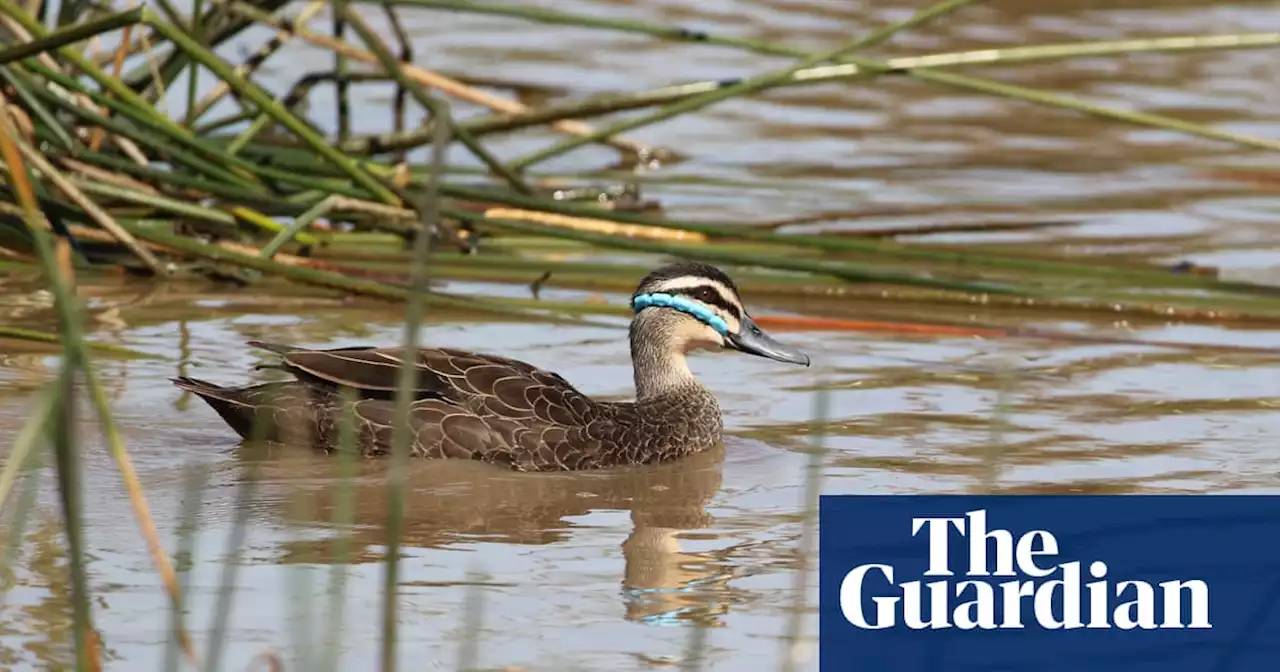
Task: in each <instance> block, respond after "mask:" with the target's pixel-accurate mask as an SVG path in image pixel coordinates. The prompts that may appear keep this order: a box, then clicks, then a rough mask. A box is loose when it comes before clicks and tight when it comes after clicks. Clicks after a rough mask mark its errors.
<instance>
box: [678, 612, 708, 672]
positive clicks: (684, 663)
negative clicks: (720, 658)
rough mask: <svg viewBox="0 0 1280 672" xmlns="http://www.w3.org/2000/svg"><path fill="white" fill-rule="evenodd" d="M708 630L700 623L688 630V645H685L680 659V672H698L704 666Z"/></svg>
mask: <svg viewBox="0 0 1280 672" xmlns="http://www.w3.org/2000/svg"><path fill="white" fill-rule="evenodd" d="M710 630H711V629H710V628H708V627H707V626H705V625H703V624H702V623H694V624H693V627H692V628H689V643H688V644H686V645H685V650H684V655H683V656H681V657H680V672H698V671H699V670H701V669H702V667H703V666H704V665H706V663H707V638H708V635H709V634H710Z"/></svg>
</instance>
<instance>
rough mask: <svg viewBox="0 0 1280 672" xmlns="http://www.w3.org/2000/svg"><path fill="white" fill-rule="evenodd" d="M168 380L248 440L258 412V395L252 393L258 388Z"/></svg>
mask: <svg viewBox="0 0 1280 672" xmlns="http://www.w3.org/2000/svg"><path fill="white" fill-rule="evenodd" d="M169 380H170V381H171V382H172V383H173V384H174V385H176V386H177V387H178V389H181V390H186V391H188V392H191V393H192V394H195V395H196V396H198V397H200V398H201V399H203V400H204V401H205V403H207V404H209V407H210V408H212V409H213V410H214V411H216V412H217V413H218V415H220V416H222V419H223V420H224V421H225V422H226V423H227V424H228V425H230V426H231V428H232V429H234V430H235V431H236V433H237V434H239V435H240V436H241V437H242V438H246V439H247V438H249V433H250V431H251V430H252V428H253V423H254V420H255V418H256V416H257V412H258V404H256V403H255V397H257V396H259V395H257V394H254V392H255V391H256V388H258V387H260V386H253V387H224V386H222V385H215V384H213V383H210V382H208V381H204V380H200V379H199V378H191V377H189V376H179V377H177V378H170V379H169Z"/></svg>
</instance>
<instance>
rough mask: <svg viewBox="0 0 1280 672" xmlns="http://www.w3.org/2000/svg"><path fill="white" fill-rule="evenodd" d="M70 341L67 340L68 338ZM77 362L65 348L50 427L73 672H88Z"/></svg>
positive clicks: (90, 657) (71, 348)
mask: <svg viewBox="0 0 1280 672" xmlns="http://www.w3.org/2000/svg"><path fill="white" fill-rule="evenodd" d="M68 340H69V341H70V339H69V338H68ZM79 365H80V363H79V361H78V357H77V356H76V354H75V346H74V345H68V346H67V347H66V355H65V359H64V360H63V365H62V371H61V372H60V373H59V376H58V380H59V385H58V409H57V411H56V415H57V418H58V421H57V423H55V424H54V425H53V427H54V430H53V454H54V466H55V468H56V469H57V473H58V494H59V500H60V502H61V504H62V519H63V534H65V535H66V538H67V562H68V564H69V565H70V567H69V570H70V574H71V613H72V624H73V630H74V636H73V641H74V642H75V655H76V669H77V670H82V671H85V672H87V671H88V670H92V669H95V668H97V667H98V666H99V663H98V662H97V661H96V660H94V655H93V654H94V649H95V648H96V647H95V646H94V644H92V643H91V639H90V638H91V637H92V634H91V631H92V628H93V625H92V621H91V620H90V616H89V600H90V597H89V583H88V580H87V578H86V577H85V558H84V536H83V535H84V531H83V520H82V515H83V512H82V511H81V492H82V489H83V488H84V485H83V484H82V483H81V482H80V476H81V474H80V455H79V451H78V449H77V448H78V447H77V446H76V431H75V426H76V422H77V420H76V413H75V407H76V394H75V383H74V379H75V371H76V369H77V368H78V367H79Z"/></svg>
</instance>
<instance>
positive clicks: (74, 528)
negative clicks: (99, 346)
mask: <svg viewBox="0 0 1280 672" xmlns="http://www.w3.org/2000/svg"><path fill="white" fill-rule="evenodd" d="M16 137H17V135H16V134H15V133H14V131H13V127H12V125H11V123H10V121H9V110H8V104H7V103H6V102H4V99H3V97H0V153H2V154H3V158H4V162H5V164H7V166H8V168H9V175H10V179H11V183H12V184H13V188H14V192H15V195H16V196H17V200H18V201H19V203H20V205H21V208H22V219H23V221H24V223H25V224H26V225H27V229H28V230H29V232H30V234H31V239H32V242H33V243H34V245H35V248H36V252H37V254H38V256H39V258H40V262H41V265H42V266H43V268H44V272H45V275H46V276H48V280H49V284H50V286H51V287H52V290H53V296H54V309H55V311H56V314H57V319H58V331H59V333H61V334H62V341H63V359H62V366H61V367H60V370H59V374H58V383H57V388H56V391H55V392H54V401H53V414H54V415H55V416H56V417H57V422H53V423H50V424H49V428H50V430H51V433H52V438H53V452H54V463H55V467H56V470H57V474H58V490H59V495H60V497H59V499H60V502H61V505H62V516H63V529H64V533H65V534H66V537H67V557H68V562H69V564H70V575H71V605H72V621H73V628H74V642H75V654H76V668H77V669H78V670H88V669H90V668H91V666H94V667H96V666H98V665H99V662H98V660H97V659H96V658H91V656H93V655H94V653H95V652H96V646H95V645H93V644H91V643H90V641H91V640H90V637H91V628H92V623H91V621H90V613H89V599H90V598H89V586H88V581H87V580H86V577H85V569H84V548H83V537H82V527H81V526H82V521H81V509H80V507H81V501H80V495H81V492H82V491H81V488H82V487H83V486H82V485H81V483H80V455H79V451H78V450H77V448H78V447H77V446H76V444H75V427H76V418H75V411H76V406H75V401H76V395H75V383H74V381H75V372H76V370H77V369H82V370H83V373H84V376H85V381H86V382H87V383H89V384H90V385H92V384H93V380H92V377H91V370H90V369H89V367H88V357H87V355H86V353H85V348H84V347H83V343H82V342H81V329H80V322H79V320H80V309H79V304H78V303H77V302H76V298H75V293H74V292H73V290H72V288H71V286H70V285H69V284H68V282H67V280H66V278H64V277H63V276H62V272H61V269H59V267H58V263H57V262H56V261H55V260H54V256H53V249H52V248H51V247H50V245H49V241H48V239H47V238H46V235H48V234H46V232H45V230H44V228H43V227H42V226H41V221H42V217H41V215H40V213H39V210H38V205H37V202H36V199H35V195H34V192H33V190H32V188H31V184H32V183H31V178H30V175H29V174H28V172H27V168H26V164H25V163H24V162H23V160H22V155H21V153H20V151H19V145H18V144H17V143H16V142H15V139H16ZM91 646H92V647H93V651H91V650H90V647H91Z"/></svg>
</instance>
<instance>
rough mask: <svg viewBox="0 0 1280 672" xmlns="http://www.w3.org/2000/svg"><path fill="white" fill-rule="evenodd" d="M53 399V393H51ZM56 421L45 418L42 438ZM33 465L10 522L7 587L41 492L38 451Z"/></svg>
mask: <svg viewBox="0 0 1280 672" xmlns="http://www.w3.org/2000/svg"><path fill="white" fill-rule="evenodd" d="M50 395H51V396H50V398H51V399H52V392H50ZM53 421H54V417H53V413H52V411H50V413H49V414H48V415H46V416H45V421H44V423H43V424H41V425H40V431H41V433H42V434H43V436H41V438H47V437H48V434H50V433H52V431H53V428H52V427H51V426H50V425H51V423H52V422H53ZM30 459H31V464H30V470H29V471H28V473H27V477H26V478H25V479H23V481H24V482H23V484H22V494H21V495H19V499H18V508H17V509H16V510H15V511H14V512H13V517H12V519H10V521H9V531H8V534H9V539H8V544H7V545H6V547H5V551H4V573H5V575H4V581H5V584H6V585H12V584H11V583H10V581H11V579H12V578H13V568H14V567H16V566H17V563H18V551H19V550H20V549H21V548H22V539H23V536H24V535H25V534H26V530H27V522H28V521H29V520H30V519H31V512H32V510H34V509H35V506H36V493H38V492H39V491H40V478H41V475H42V474H43V472H44V470H43V468H42V467H43V464H42V460H41V454H40V453H39V452H38V451H32V452H31V455H30ZM8 595H9V591H8V590H2V591H0V607H3V606H4V604H5V599H6V598H7V597H8Z"/></svg>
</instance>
